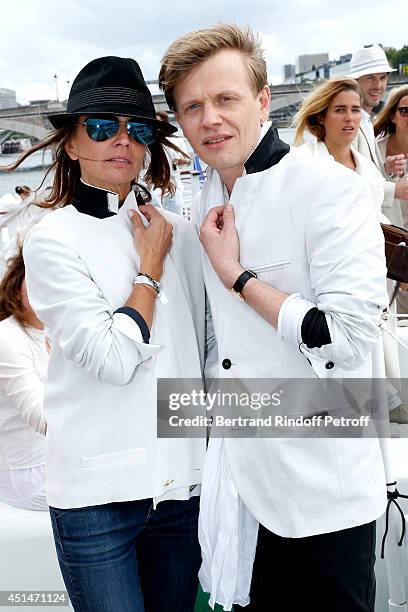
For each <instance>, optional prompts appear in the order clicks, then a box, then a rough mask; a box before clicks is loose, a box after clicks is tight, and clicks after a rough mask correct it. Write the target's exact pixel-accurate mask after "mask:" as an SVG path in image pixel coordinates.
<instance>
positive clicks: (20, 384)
mask: <svg viewBox="0 0 408 612" xmlns="http://www.w3.org/2000/svg"><path fill="white" fill-rule="evenodd" d="M47 364H48V353H47V349H46V347H45V339H44V332H43V331H41V330H38V329H34V328H33V327H27V328H25V329H24V328H23V327H22V326H21V325H20V324H19V323H18V321H17V320H16V319H15V318H14V317H9V318H8V319H5V320H4V321H1V322H0V469H2V470H17V469H23V468H30V467H35V466H38V465H41V464H44V463H45V438H44V435H42V434H44V433H45V417H44V412H43V396H44V383H45V380H46V375H47Z"/></svg>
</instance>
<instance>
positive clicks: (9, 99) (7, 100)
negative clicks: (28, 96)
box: [0, 87, 17, 109]
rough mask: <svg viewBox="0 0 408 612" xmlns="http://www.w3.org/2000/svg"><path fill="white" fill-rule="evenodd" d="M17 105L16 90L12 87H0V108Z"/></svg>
mask: <svg viewBox="0 0 408 612" xmlns="http://www.w3.org/2000/svg"><path fill="white" fill-rule="evenodd" d="M13 106H17V100H16V92H15V91H14V90H13V89H6V88H5V87H0V109H1V108H12V107H13Z"/></svg>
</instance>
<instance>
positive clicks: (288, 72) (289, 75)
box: [282, 64, 296, 83]
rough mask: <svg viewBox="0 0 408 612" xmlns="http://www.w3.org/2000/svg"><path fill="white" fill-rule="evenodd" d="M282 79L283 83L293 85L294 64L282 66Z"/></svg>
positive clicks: (294, 77)
mask: <svg viewBox="0 0 408 612" xmlns="http://www.w3.org/2000/svg"><path fill="white" fill-rule="evenodd" d="M282 77H283V82H284V83H295V82H296V66H295V65H294V64H285V65H284V66H282Z"/></svg>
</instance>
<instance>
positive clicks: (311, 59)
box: [296, 53, 329, 74]
mask: <svg viewBox="0 0 408 612" xmlns="http://www.w3.org/2000/svg"><path fill="white" fill-rule="evenodd" d="M328 61H329V54H328V53H308V54H306V55H298V56H297V58H296V74H301V73H303V72H310V70H313V69H315V68H318V67H319V66H323V64H327V63H328Z"/></svg>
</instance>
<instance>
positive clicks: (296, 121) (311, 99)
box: [292, 77, 363, 145]
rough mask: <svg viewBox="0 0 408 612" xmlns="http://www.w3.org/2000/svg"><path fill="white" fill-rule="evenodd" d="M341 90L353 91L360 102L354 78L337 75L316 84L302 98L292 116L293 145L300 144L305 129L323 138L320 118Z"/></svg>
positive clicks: (324, 132)
mask: <svg viewBox="0 0 408 612" xmlns="http://www.w3.org/2000/svg"><path fill="white" fill-rule="evenodd" d="M342 91H355V92H356V93H357V94H358V95H359V97H360V102H362V101H363V98H362V94H361V90H360V87H359V85H358V83H357V81H356V80H355V79H352V78H350V77H338V78H336V79H330V80H328V81H325V82H324V83H321V84H320V85H318V86H317V87H316V88H315V89H313V90H312V91H311V92H310V93H309V94H308V95H307V96H306V98H305V99H304V100H303V102H302V104H301V107H300V109H299V110H298V112H297V113H296V115H295V116H294V118H293V123H292V125H294V126H296V134H295V141H294V144H295V145H299V144H302V142H303V135H304V132H305V130H308V131H309V132H310V133H311V134H313V136H316V138H317V140H324V138H325V135H326V131H325V129H324V125H322V124H321V119H322V117H324V115H325V114H326V111H327V109H328V107H329V106H330V104H331V102H332V100H333V98H335V97H336V96H337V95H338V94H339V93H341V92H342Z"/></svg>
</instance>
